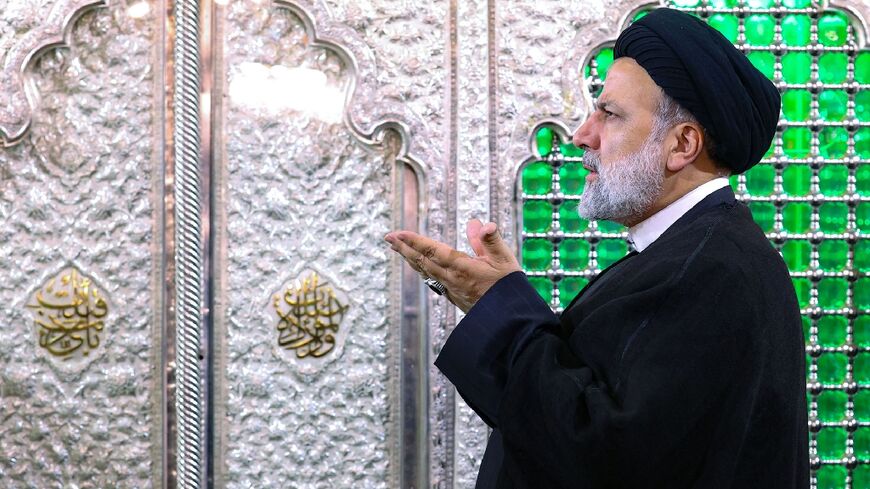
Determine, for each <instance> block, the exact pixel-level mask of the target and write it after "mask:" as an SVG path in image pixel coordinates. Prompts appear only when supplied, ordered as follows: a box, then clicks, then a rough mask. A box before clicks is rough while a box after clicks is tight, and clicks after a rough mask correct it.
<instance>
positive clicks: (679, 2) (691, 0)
mask: <svg viewBox="0 0 870 489" xmlns="http://www.w3.org/2000/svg"><path fill="white" fill-rule="evenodd" d="M669 3H670V4H671V5H673V6H674V7H684V8H692V7H697V6H698V5H700V3H701V1H700V0H671V1H670V2H669Z"/></svg>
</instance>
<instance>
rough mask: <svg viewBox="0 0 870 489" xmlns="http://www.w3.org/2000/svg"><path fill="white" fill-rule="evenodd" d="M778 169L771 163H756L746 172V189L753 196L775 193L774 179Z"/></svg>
mask: <svg viewBox="0 0 870 489" xmlns="http://www.w3.org/2000/svg"><path fill="white" fill-rule="evenodd" d="M775 176H776V170H774V169H773V166H771V165H756V166H754V167H752V168H751V169H750V170H749V171H748V172H746V190H747V191H748V192H749V194H750V195H753V196H764V195H770V194H772V193H773V180H774V177H775Z"/></svg>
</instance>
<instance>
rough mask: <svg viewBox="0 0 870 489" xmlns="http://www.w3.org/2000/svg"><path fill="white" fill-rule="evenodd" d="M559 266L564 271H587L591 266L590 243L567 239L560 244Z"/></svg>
mask: <svg viewBox="0 0 870 489" xmlns="http://www.w3.org/2000/svg"><path fill="white" fill-rule="evenodd" d="M559 264H560V265H561V267H562V268H563V269H564V270H569V271H575V270H585V269H586V268H587V267H588V266H589V242H587V241H585V240H582V239H566V240H565V241H562V243H560V244H559Z"/></svg>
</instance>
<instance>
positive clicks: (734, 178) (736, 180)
mask: <svg viewBox="0 0 870 489" xmlns="http://www.w3.org/2000/svg"><path fill="white" fill-rule="evenodd" d="M728 185H730V186H731V190H733V191H734V193H735V194H736V193H737V189H738V188H739V185H740V176H738V175H731V176H730V177H728Z"/></svg>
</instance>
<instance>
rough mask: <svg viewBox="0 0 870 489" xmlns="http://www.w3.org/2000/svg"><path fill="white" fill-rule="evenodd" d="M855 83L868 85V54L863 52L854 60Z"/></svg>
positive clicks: (869, 78) (869, 73)
mask: <svg viewBox="0 0 870 489" xmlns="http://www.w3.org/2000/svg"><path fill="white" fill-rule="evenodd" d="M855 81H856V82H858V83H870V52H863V53H861V54H859V55H858V57H856V58H855Z"/></svg>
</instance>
